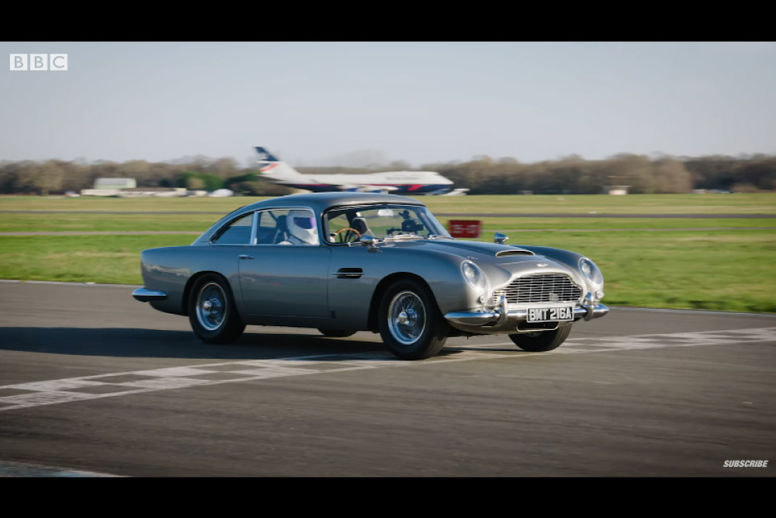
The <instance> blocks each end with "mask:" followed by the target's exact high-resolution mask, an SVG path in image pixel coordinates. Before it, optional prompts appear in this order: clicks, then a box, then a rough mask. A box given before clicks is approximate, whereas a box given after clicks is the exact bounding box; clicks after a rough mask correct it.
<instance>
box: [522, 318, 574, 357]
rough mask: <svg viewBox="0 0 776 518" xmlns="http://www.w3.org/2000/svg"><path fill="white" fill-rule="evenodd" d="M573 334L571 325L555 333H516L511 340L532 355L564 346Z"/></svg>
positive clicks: (562, 327)
mask: <svg viewBox="0 0 776 518" xmlns="http://www.w3.org/2000/svg"><path fill="white" fill-rule="evenodd" d="M570 332H571V324H567V325H562V326H560V327H558V329H556V330H554V331H541V332H536V333H516V334H513V335H509V338H511V339H512V341H513V342H514V343H515V345H516V346H518V347H519V348H520V349H522V350H524V351H530V352H532V353H538V352H545V351H552V350H553V349H556V348H557V347H558V346H559V345H560V344H562V343H563V342H564V341H565V340H566V338H567V337H568V336H569V333H570Z"/></svg>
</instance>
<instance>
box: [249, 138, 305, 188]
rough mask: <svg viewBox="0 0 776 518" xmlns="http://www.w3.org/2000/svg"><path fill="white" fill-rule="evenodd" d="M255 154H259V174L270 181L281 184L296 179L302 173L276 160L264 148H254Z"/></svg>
mask: <svg viewBox="0 0 776 518" xmlns="http://www.w3.org/2000/svg"><path fill="white" fill-rule="evenodd" d="M256 152H257V153H258V154H259V173H260V174H261V175H262V176H265V177H267V178H269V179H271V180H275V181H276V182H279V183H282V182H283V181H284V180H293V179H298V178H300V177H301V176H302V173H300V172H299V171H297V170H296V169H294V168H293V167H291V166H290V165H288V164H287V163H285V162H283V161H281V160H278V158H277V157H276V156H275V155H273V154H272V153H270V152H269V151H267V149H266V148H263V147H261V146H256Z"/></svg>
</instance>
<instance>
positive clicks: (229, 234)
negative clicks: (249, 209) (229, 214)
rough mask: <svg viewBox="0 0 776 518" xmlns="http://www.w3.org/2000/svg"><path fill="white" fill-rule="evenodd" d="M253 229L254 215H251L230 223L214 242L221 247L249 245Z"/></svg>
mask: <svg viewBox="0 0 776 518" xmlns="http://www.w3.org/2000/svg"><path fill="white" fill-rule="evenodd" d="M252 228H253V213H250V214H247V215H245V216H243V217H241V218H239V219H237V220H235V221H233V222H231V223H229V224H228V225H227V226H226V227H225V228H224V229H223V230H221V232H219V233H218V235H217V236H216V237H215V238H214V239H213V240H212V242H213V243H216V244H219V245H249V244H251V229H252Z"/></svg>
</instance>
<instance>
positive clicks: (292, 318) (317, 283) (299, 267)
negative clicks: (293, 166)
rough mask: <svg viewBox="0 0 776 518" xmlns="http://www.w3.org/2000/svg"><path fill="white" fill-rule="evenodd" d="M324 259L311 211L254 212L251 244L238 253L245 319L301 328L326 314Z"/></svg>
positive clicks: (325, 250) (325, 249)
mask: <svg viewBox="0 0 776 518" xmlns="http://www.w3.org/2000/svg"><path fill="white" fill-rule="evenodd" d="M305 227H306V228H305ZM300 233H301V234H300ZM329 260H330V252H329V249H328V247H326V246H322V244H321V242H320V238H319V236H318V229H317V225H316V221H315V217H314V213H313V211H312V210H310V209H307V208H291V209H288V208H283V209H265V210H261V211H259V212H258V214H257V223H256V235H255V238H254V244H253V245H251V246H247V247H244V248H243V249H242V250H241V253H240V256H239V276H240V287H241V293H242V299H243V304H242V307H243V311H244V312H246V313H247V316H248V320H249V321H254V322H257V323H265V324H278V325H299V326H305V327H306V326H315V322H316V321H317V320H320V319H324V318H327V315H328V298H327V283H326V277H327V273H328V268H329Z"/></svg>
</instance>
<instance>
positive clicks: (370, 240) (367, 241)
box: [358, 234, 377, 252]
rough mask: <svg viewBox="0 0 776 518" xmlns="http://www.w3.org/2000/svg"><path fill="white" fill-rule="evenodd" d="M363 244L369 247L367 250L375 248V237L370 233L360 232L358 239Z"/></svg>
mask: <svg viewBox="0 0 776 518" xmlns="http://www.w3.org/2000/svg"><path fill="white" fill-rule="evenodd" d="M358 242H359V243H361V244H362V245H364V246H368V247H369V251H370V252H371V251H373V250H377V246H375V245H376V244H377V238H376V237H375V236H373V235H372V234H362V236H361V239H359V240H358Z"/></svg>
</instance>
